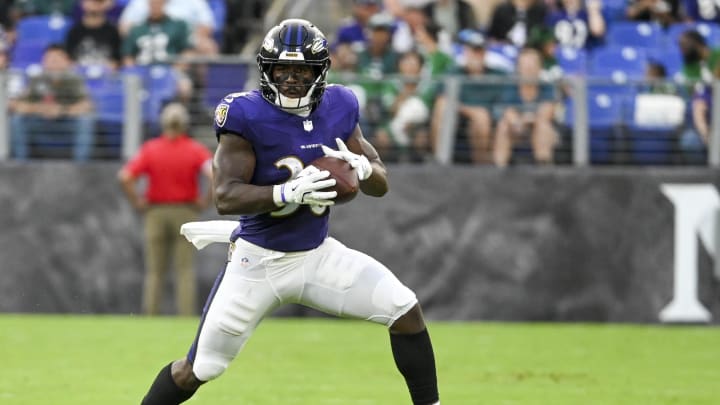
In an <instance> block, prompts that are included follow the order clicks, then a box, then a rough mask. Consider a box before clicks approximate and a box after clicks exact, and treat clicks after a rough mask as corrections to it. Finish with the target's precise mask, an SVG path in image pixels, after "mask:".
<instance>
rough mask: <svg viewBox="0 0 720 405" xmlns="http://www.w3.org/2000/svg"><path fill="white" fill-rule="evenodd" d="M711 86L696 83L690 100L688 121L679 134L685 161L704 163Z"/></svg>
mask: <svg viewBox="0 0 720 405" xmlns="http://www.w3.org/2000/svg"><path fill="white" fill-rule="evenodd" d="M711 124H712V86H710V85H708V84H707V83H698V84H697V85H696V86H695V93H694V94H693V96H692V99H691V100H690V122H689V123H688V125H686V127H685V129H684V130H683V132H682V134H680V150H681V152H682V158H683V160H684V162H685V163H704V162H705V161H706V156H707V146H708V141H709V139H710V130H711V128H712V125H711Z"/></svg>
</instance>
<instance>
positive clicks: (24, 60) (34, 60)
mask: <svg viewBox="0 0 720 405" xmlns="http://www.w3.org/2000/svg"><path fill="white" fill-rule="evenodd" d="M47 45H48V44H47V43H46V42H45V41H44V40H26V41H22V42H17V43H16V44H15V46H14V47H13V48H12V51H11V54H10V66H11V67H13V68H16V69H27V68H28V67H30V66H32V65H40V63H41V62H42V57H43V53H44V52H45V48H46V47H47Z"/></svg>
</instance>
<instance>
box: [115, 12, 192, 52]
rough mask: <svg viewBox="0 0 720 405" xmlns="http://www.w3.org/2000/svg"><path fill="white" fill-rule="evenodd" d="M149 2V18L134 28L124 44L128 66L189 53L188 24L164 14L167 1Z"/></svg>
mask: <svg viewBox="0 0 720 405" xmlns="http://www.w3.org/2000/svg"><path fill="white" fill-rule="evenodd" d="M143 1H148V2H149V5H150V10H149V14H148V17H147V19H146V20H145V21H144V22H142V23H140V24H137V25H133V27H132V28H131V29H130V31H129V32H128V34H127V36H126V37H125V39H124V41H123V49H122V51H123V52H122V53H123V57H124V64H125V66H132V65H135V64H140V65H146V64H150V63H162V62H168V61H169V59H171V58H172V57H179V56H181V55H183V54H187V53H188V52H189V51H190V42H189V38H190V36H189V31H188V25H187V23H186V22H185V21H182V20H178V19H174V18H172V17H170V16H168V15H167V14H166V13H165V0H143Z"/></svg>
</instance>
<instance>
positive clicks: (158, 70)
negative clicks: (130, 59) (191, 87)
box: [122, 65, 178, 124]
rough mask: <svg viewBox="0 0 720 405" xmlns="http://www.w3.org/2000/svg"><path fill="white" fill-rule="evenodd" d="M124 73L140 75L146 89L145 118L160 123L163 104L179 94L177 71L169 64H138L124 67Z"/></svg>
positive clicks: (144, 100) (147, 120) (150, 121)
mask: <svg viewBox="0 0 720 405" xmlns="http://www.w3.org/2000/svg"><path fill="white" fill-rule="evenodd" d="M122 73H124V74H136V75H138V76H139V77H140V79H141V81H142V85H143V89H144V90H146V93H145V94H144V96H143V108H142V111H143V120H144V121H145V122H149V123H152V124H156V123H158V122H159V119H160V111H161V110H162V108H163V106H164V105H165V104H167V103H168V102H169V101H171V100H172V99H174V98H175V97H176V95H177V85H178V77H177V73H176V72H175V71H174V70H173V68H172V67H171V66H167V65H136V66H132V67H127V68H124V69H123V70H122Z"/></svg>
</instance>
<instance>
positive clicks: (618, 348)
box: [0, 315, 720, 405]
mask: <svg viewBox="0 0 720 405" xmlns="http://www.w3.org/2000/svg"><path fill="white" fill-rule="evenodd" d="M196 325H197V320H196V319H187V318H170V317H167V318H144V317H114V316H113V317H111V316H104V317H95V316H85V317H82V316H37V315H35V316H24V315H23V316H21V315H0V353H1V357H0V359H1V361H2V366H1V368H0V370H1V371H0V376H1V377H0V404H3V405H80V404H94V405H98V404H102V405H112V404H139V403H140V398H141V397H142V396H143V394H144V393H145V390H146V389H147V387H148V386H149V384H150V382H151V381H152V379H153V378H154V377H155V374H156V372H157V370H159V369H160V368H161V367H162V366H163V365H165V364H166V363H167V362H168V361H169V360H171V359H174V358H177V357H181V356H182V355H184V353H185V352H186V350H187V348H188V346H189V344H190V342H191V340H192V337H193V336H194V333H195V328H196ZM430 328H431V334H432V336H433V340H434V345H435V350H436V355H437V363H438V376H439V381H440V390H441V396H442V403H443V405H454V404H552V405H555V404H558V405H559V404H573V405H577V404H613V405H614V404H633V405H638V404H655V405H656V404H708V405H709V404H718V403H720V328H714V327H679V326H672V327H663V326H637V325H587V324H527V323H522V324H521V323H444V322H434V323H432V324H431V325H430ZM409 403H410V401H409V396H408V394H407V392H406V388H405V385H404V383H403V380H402V379H401V377H400V375H399V373H398V372H397V371H396V369H395V366H394V364H393V362H392V356H391V352H390V348H389V342H388V338H387V332H386V331H385V329H384V328H383V327H381V326H377V325H373V324H368V323H363V322H358V321H346V320H320V319H318V320H311V319H297V320H290V319H277V318H272V319H268V320H266V321H265V322H264V323H262V324H261V325H260V327H259V329H258V330H257V331H256V333H255V335H254V336H253V338H252V339H251V340H250V341H249V343H248V344H247V346H246V347H245V349H244V350H243V351H242V352H241V354H240V356H239V357H238V358H237V359H236V360H235V362H234V363H233V364H232V365H231V366H230V368H229V369H228V371H227V372H226V373H225V374H224V375H223V376H222V377H221V378H219V379H218V380H216V381H213V382H211V383H209V384H207V385H205V386H204V387H203V388H201V390H200V391H199V392H198V393H197V394H196V395H195V397H194V398H193V399H192V400H191V401H188V404H198V405H200V404H207V405H210V404H212V405H220V404H238V405H253V404H258V405H259V404H271V405H276V404H277V405H279V404H298V405H299V404H308V405H309V404H313V405H320V404H326V405H329V404H337V405H375V404H378V405H384V404H387V405H401V404H409Z"/></svg>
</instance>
